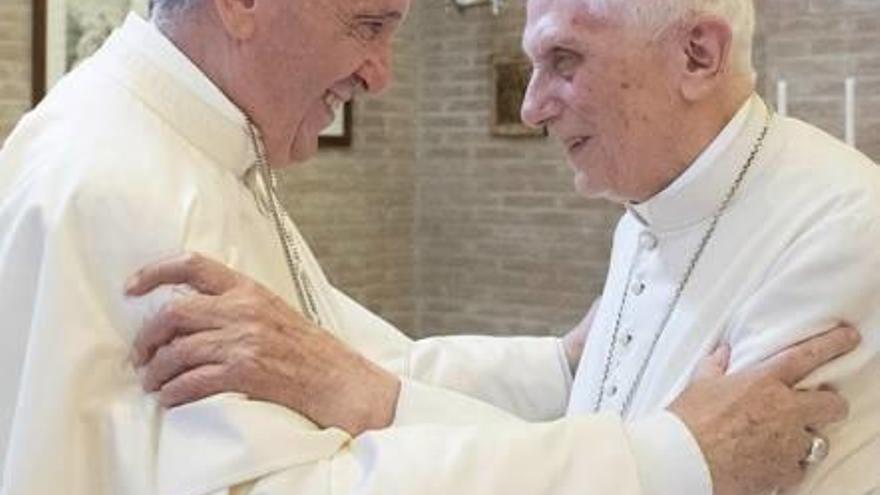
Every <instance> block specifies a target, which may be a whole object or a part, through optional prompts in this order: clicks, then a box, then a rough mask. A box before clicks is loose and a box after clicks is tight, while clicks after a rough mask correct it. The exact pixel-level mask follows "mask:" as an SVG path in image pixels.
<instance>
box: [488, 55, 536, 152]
mask: <svg viewBox="0 0 880 495" xmlns="http://www.w3.org/2000/svg"><path fill="white" fill-rule="evenodd" d="M489 65H490V67H491V68H492V79H491V86H490V87H491V90H492V95H491V98H492V99H491V102H490V104H491V106H492V120H491V133H492V135H493V136H508V137H517V136H544V135H545V131H544V129H533V128H531V127H529V126H527V125H525V124H524V123H523V121H522V119H521V118H520V109H521V108H522V104H523V100H524V99H525V96H526V88H528V86H529V79H531V77H532V66H531V64H530V63H529V61H528V60H527V59H525V58H524V57H503V56H497V55H493V56H492V57H491V59H490V63H489Z"/></svg>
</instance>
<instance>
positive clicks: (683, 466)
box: [0, 0, 880, 495]
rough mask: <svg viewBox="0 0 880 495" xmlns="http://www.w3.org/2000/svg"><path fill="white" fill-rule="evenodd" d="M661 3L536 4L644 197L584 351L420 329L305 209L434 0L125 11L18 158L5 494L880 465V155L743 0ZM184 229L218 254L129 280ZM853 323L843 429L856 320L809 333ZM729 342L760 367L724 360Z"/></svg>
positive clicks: (604, 184)
mask: <svg viewBox="0 0 880 495" xmlns="http://www.w3.org/2000/svg"><path fill="white" fill-rule="evenodd" d="M739 3H743V2H739ZM726 4H731V5H733V3H731V2H726V3H725V2H714V3H711V4H710V3H705V5H726ZM649 5H657V4H655V3H654V2H653V1H648V0H644V1H642V2H626V3H623V2H618V3H601V4H600V3H598V2H596V3H595V4H591V3H589V2H584V1H583V0H530V2H529V12H528V16H529V19H528V27H527V30H526V36H525V45H526V51H527V52H528V53H529V55H530V56H531V57H532V59H533V61H534V65H535V72H534V78H533V80H532V83H531V85H530V89H529V94H528V98H527V102H526V105H525V108H524V109H523V113H524V116H525V119H526V120H527V121H529V122H530V123H532V124H534V125H537V126H546V127H547V128H548V129H549V130H550V132H551V134H552V135H554V136H555V137H557V138H558V139H559V140H560V141H561V142H562V143H564V144H565V146H566V147H567V149H568V152H569V161H570V163H571V165H572V166H573V167H574V168H575V171H576V184H577V188H578V190H579V191H580V192H581V193H582V194H584V195H586V196H603V197H607V198H611V199H613V200H615V201H619V202H622V203H626V204H627V205H628V206H629V208H630V211H629V212H628V213H627V215H626V216H625V217H624V219H623V220H622V223H621V226H620V228H619V230H618V234H617V238H616V241H615V247H614V257H613V259H612V269H611V274H610V276H609V282H608V286H607V287H606V290H605V293H604V296H603V298H602V302H601V304H600V305H599V306H598V310H597V313H596V316H595V321H593V319H592V316H588V317H587V318H585V320H584V322H583V323H582V324H581V325H580V326H579V327H578V328H577V329H575V330H574V331H573V333H572V335H573V336H574V337H576V338H572V339H567V340H566V341H565V344H563V343H561V342H560V341H559V340H558V339H555V338H521V339H490V338H481V337H460V338H445V339H432V340H427V341H423V342H415V343H414V342H412V341H410V340H408V339H406V338H405V337H404V336H403V335H401V334H400V333H399V332H397V331H396V330H395V329H394V328H393V327H391V326H390V325H388V324H387V323H386V322H384V321H382V320H380V319H379V318H377V317H376V316H375V315H373V314H371V313H370V312H369V311H367V310H366V309H364V308H363V307H361V306H360V305H358V304H357V303H355V302H354V301H352V300H351V299H349V298H347V297H346V296H345V295H344V294H342V293H341V292H339V291H338V290H336V289H335V288H334V287H333V286H332V285H330V283H329V282H328V281H327V280H326V278H325V277H324V275H323V272H322V271H321V269H320V267H319V266H318V264H317V261H316V260H315V258H314V256H313V255H312V253H311V252H310V251H309V249H308V246H307V245H306V244H305V242H304V241H303V239H302V238H301V236H300V235H299V233H298V232H297V230H296V227H295V225H294V224H293V222H291V221H290V219H289V218H287V217H286V215H284V213H283V211H281V208H280V204H279V202H278V200H277V197H276V196H275V191H274V182H275V181H274V175H273V168H278V167H283V166H287V165H290V164H293V163H299V162H302V161H304V160H306V159H307V158H309V157H310V156H312V155H313V154H314V153H315V150H316V146H317V136H318V134H319V132H320V130H321V129H322V128H323V127H325V126H326V125H327V124H328V123H329V121H330V119H331V118H332V110H333V109H334V107H336V106H338V105H339V104H340V103H341V102H342V101H344V100H347V99H349V98H350V97H351V96H352V94H353V93H354V92H355V91H357V90H359V89H365V90H367V91H371V92H379V91H380V90H381V89H382V88H384V87H385V86H387V84H388V83H389V82H390V79H391V74H390V55H391V38H392V35H393V33H394V31H395V30H396V28H397V26H398V24H399V22H400V21H401V19H402V18H403V17H404V15H405V14H406V11H407V10H408V7H409V4H408V2H407V1H406V0H296V1H293V0H290V1H283V2H282V1H278V0H211V1H209V0H195V2H194V3H192V4H191V5H190V2H186V6H188V8H182V7H183V6H184V4H183V3H179V2H172V0H165V1H159V2H157V4H156V6H157V8H158V10H157V13H156V18H155V20H154V21H155V22H154V24H153V25H151V24H148V23H146V22H144V21H143V20H141V19H138V18H134V17H133V18H130V19H129V20H128V21H127V22H126V25H125V26H123V27H122V29H121V30H119V31H118V32H117V33H115V34H114V35H113V37H112V38H111V39H110V40H109V41H108V43H107V44H106V45H105V46H104V47H102V49H101V50H99V52H98V53H97V54H96V55H95V56H94V57H93V58H92V59H90V60H89V61H87V62H86V63H84V64H83V65H82V66H81V67H80V68H79V69H78V70H77V71H75V72H74V73H73V74H71V75H70V76H69V77H68V78H66V79H65V80H64V81H62V82H61V83H60V84H59V86H58V87H57V88H56V89H55V90H54V91H53V93H52V94H51V95H50V96H49V98H48V99H47V100H46V101H45V102H44V103H43V104H41V105H40V106H39V107H38V108H37V109H36V110H35V111H34V112H33V113H32V114H30V115H29V116H28V117H26V118H25V119H24V120H23V121H22V123H21V124H20V126H19V127H18V128H17V129H16V131H15V133H14V134H13V135H12V136H11V137H10V139H9V141H7V143H6V145H5V147H4V149H3V151H2V153H0V193H2V195H0V196H2V197H3V202H2V203H0V219H2V221H3V223H2V226H3V230H2V231H0V249H2V250H0V313H3V314H4V316H5V318H6V321H5V327H4V329H5V330H7V332H6V340H4V345H3V346H2V347H0V362H2V363H3V365H4V366H6V367H7V368H5V369H6V370H7V371H8V372H6V373H3V374H2V376H0V394H2V395H0V399H2V400H0V406H2V409H0V413H2V414H0V420H2V421H3V422H2V424H0V427H2V430H0V433H2V435H3V437H2V438H3V441H4V443H5V444H6V445H8V448H7V449H5V450H6V457H5V467H4V478H3V481H2V483H3V487H2V492H0V493H2V494H3V495H33V494H42V493H64V494H69V495H85V494H89V495H95V494H108V495H109V494H113V495H117V494H126V495H138V494H144V495H150V494H156V493H158V494H162V495H215V494H216V495H220V494H222V495H243V494H249V495H256V494H260V495H282V494H284V495H288V494H310V495H311V494H328V495H329V494H350V493H358V494H363V495H395V494H410V493H421V494H429V495H448V494H457V495H484V494H487V493H510V494H547V495H562V494H578V495H581V494H584V493H592V494H602V495H606V494H608V495H638V494H658V495H667V494H687V495H690V494H694V495H702V494H708V493H710V492H714V493H716V494H718V495H727V494H740V493H759V492H761V491H762V490H765V491H766V490H769V489H772V488H775V487H787V486H792V485H794V484H796V482H797V481H799V480H801V479H803V477H804V475H805V470H806V469H807V468H811V469H812V471H811V473H812V474H811V476H810V477H808V484H807V485H805V488H804V489H805V490H811V491H812V492H814V493H821V494H826V493H827V494H830V493H833V494H834V495H840V494H841V493H843V494H846V495H850V494H851V495H856V494H858V495H862V492H860V491H859V490H862V489H863V488H864V489H865V490H868V489H870V487H871V486H872V485H871V482H872V481H871V478H870V475H869V474H866V475H865V476H844V475H845V474H846V473H847V472H848V471H847V470H848V469H849V470H852V469H857V470H861V472H864V473H868V472H869V470H868V469H867V464H866V463H868V462H870V459H876V456H874V453H875V452H876V450H872V449H875V446H876V442H875V440H876V434H875V433H876V432H875V430H873V429H872V428H873V427H874V426H875V423H876V417H877V416H876V401H874V402H872V400H873V399H874V398H876V395H875V394H876V393H877V392H876V391H872V390H871V389H870V388H869V384H870V383H871V379H873V378H876V365H877V360H876V349H877V339H876V329H877V325H876V324H877V321H876V311H877V309H876V308H877V306H878V305H877V304H873V303H876V302H877V301H876V297H878V296H877V293H878V292H880V291H877V290H875V289H876V288H877V287H875V285H876V284H877V281H876V279H875V278H871V277H870V276H869V277H860V275H862V271H864V273H868V274H871V273H877V270H876V268H877V256H878V254H877V253H876V252H874V251H876V250H874V251H870V250H869V249H868V246H869V245H872V243H871V241H873V240H875V239H876V237H874V236H876V232H877V228H876V222H875V221H874V220H873V219H874V218H875V215H877V214H878V213H877V208H876V206H877V201H876V199H877V194H876V189H877V187H876V172H873V171H871V170H870V169H869V168H868V167H869V162H868V161H867V160H866V159H864V158H863V157H861V156H860V155H858V154H857V153H855V152H853V151H851V150H847V149H845V148H844V147H842V146H840V145H837V144H836V143H833V142H831V140H830V139H829V138H827V137H826V136H824V135H821V134H819V133H818V132H817V131H814V130H812V129H810V128H808V127H806V126H804V125H802V124H798V123H796V122H794V121H788V120H782V119H774V118H771V117H770V114H769V112H768V111H767V110H766V107H764V105H763V103H761V102H760V100H759V99H758V98H757V97H754V96H752V95H751V77H750V75H748V77H746V76H747V75H746V74H744V73H742V71H736V70H733V69H732V67H733V66H732V65H731V60H732V59H733V58H734V54H737V53H739V54H742V51H737V49H735V48H734V47H735V46H737V43H736V42H735V41H734V40H735V39H737V36H736V33H737V32H738V30H739V29H740V28H739V27H737V25H735V24H734V23H731V22H730V21H729V20H727V18H726V17H724V16H723V15H718V12H720V11H705V10H704V9H702V8H701V7H700V4H697V3H692V4H687V5H689V7H688V8H687V9H681V10H678V11H675V10H670V11H667V10H664V9H660V10H658V12H659V13H664V12H668V13H669V14H670V17H669V19H668V20H669V23H667V24H668V25H666V26H663V25H662V24H663V23H659V24H656V25H655V24H652V23H648V22H647V21H646V20H647V19H652V18H653V16H651V15H649V11H648V10H645V11H642V12H639V16H637V17H633V18H632V19H630V17H629V16H628V14H626V13H627V12H630V11H629V10H627V9H628V8H629V7H628V6H636V10H638V7H646V6H649ZM668 5H669V6H683V5H686V4H684V3H672V2H670V3H669V4H668ZM743 5H745V3H743ZM189 7H191V8H189ZM675 12H678V14H674V13H675ZM673 14H674V15H673ZM641 16H646V17H644V19H643V18H642V17H641ZM658 22H659V21H658ZM740 50H741V49H740ZM670 120H672V121H673V124H674V125H671V124H670ZM792 141H793V142H796V143H798V146H803V147H804V148H805V151H803V150H799V149H792V147H791V146H788V144H789V143H790V142H792ZM829 163H835V164H837V165H838V167H837V168H836V169H835V173H834V174H832V173H829V172H828V171H827V170H826V169H827V164H829ZM798 167H801V168H798ZM792 170H798V171H801V170H802V171H804V172H806V173H804V174H795V173H793V172H792ZM838 172H839V176H838V175H837V173H838ZM819 182H821V184H820V185H821V186H823V187H821V188H820V187H817V186H816V184H817V183H819ZM805 198H809V200H806V199H805ZM145 212H147V213H148V214H144V213H145ZM135 220H136V221H135ZM783 220H784V221H783ZM841 233H845V234H846V237H841V235H840V234H841ZM746 234H748V237H747V236H746ZM825 234H829V235H828V236H827V237H826V236H825ZM842 238H845V239H846V241H847V242H846V243H844V242H840V239H842ZM872 247H873V246H872ZM180 251H201V252H204V253H206V254H207V255H209V256H212V257H214V258H217V259H219V260H220V261H221V263H217V262H214V261H211V260H210V259H208V258H206V257H203V256H200V255H186V256H183V257H179V256H173V257H171V258H170V259H168V260H167V261H164V262H160V263H158V264H155V265H151V266H149V267H147V268H145V269H143V270H141V271H139V272H138V273H137V274H136V275H135V276H134V277H133V278H132V279H130V280H129V282H128V284H127V293H128V295H129V296H130V297H124V296H123V293H122V292H123V291H122V290H121V287H120V286H121V282H122V281H123V280H124V279H125V278H126V277H125V276H126V275H127V274H128V273H131V272H135V270H136V268H138V267H140V266H142V265H143V264H145V263H147V262H149V261H152V260H154V259H157V258H161V257H162V256H164V255H174V254H175V253H179V252H180ZM279 267H283V268H286V269H279ZM621 267H624V268H625V269H624V270H623V271H624V275H623V276H621ZM233 269H234V270H238V271H239V272H241V273H236V272H234V271H233ZM817 277H821V281H822V282H824V283H825V284H826V285H822V284H820V283H818V281H817V280H816V278H817ZM670 280H672V282H670ZM872 284H873V285H872ZM159 286H171V287H162V288H160V289H158V290H154V289H156V288H157V287H159ZM184 286H189V287H188V288H187V287H184ZM193 290H195V291H196V293H193ZM145 320H146V324H145V326H144V327H143V329H142V331H141V332H140V333H138V330H139V329H141V325H142V324H143V322H144V321H145ZM838 320H847V321H850V322H853V323H857V324H859V325H860V326H863V328H864V329H865V330H866V331H867V332H868V334H867V335H868V336H869V337H870V338H869V339H868V342H867V345H865V346H863V348H862V349H861V350H860V351H856V352H855V353H853V354H848V355H847V357H846V358H845V359H844V360H841V361H840V362H839V363H835V364H839V365H837V366H833V367H832V368H828V369H825V370H823V373H824V375H821V376H819V377H813V382H814V383H812V384H818V381H819V380H820V379H821V380H822V381H824V380H829V381H832V382H833V383H834V384H835V385H837V386H839V387H840V388H841V390H842V392H843V393H844V394H846V395H847V396H848V397H849V398H850V399H851V400H852V402H853V415H852V417H851V419H850V420H849V421H848V422H845V423H842V424H841V426H839V427H836V428H835V429H829V430H827V431H821V432H820V430H822V429H823V428H824V427H825V426H826V425H828V424H829V423H832V422H834V421H836V420H840V419H841V418H842V417H843V416H845V414H846V404H845V402H844V401H843V400H842V399H841V398H840V397H839V396H838V395H837V394H836V393H834V392H833V391H829V390H824V389H820V390H795V389H794V386H795V384H796V383H797V382H799V381H801V379H802V378H804V377H805V376H807V375H809V374H810V373H811V372H812V371H813V370H814V369H816V368H817V367H819V366H820V365H822V364H823V363H826V362H829V361H831V360H833V359H834V358H836V357H838V356H840V355H842V354H844V353H846V352H847V351H849V350H851V349H853V348H854V347H855V346H856V344H857V342H858V335H857V334H855V332H854V331H853V330H845V329H844V330H836V331H832V332H830V333H827V334H822V335H820V336H818V337H816V338H814V339H812V340H808V341H806V342H805V343H801V344H798V345H796V346H794V347H791V348H789V346H792V345H795V344H797V343H798V342H800V341H801V340H803V339H804V338H806V337H807V336H811V335H817V334H820V333H821V332H823V331H824V330H826V329H828V328H830V327H831V326H833V324H834V323H835V322H837V321H838ZM590 329H592V331H591V332H590V334H589V336H588V337H587V338H588V342H587V346H586V352H585V353H584V358H583V360H582V362H581V364H580V367H579V369H578V375H577V378H576V380H575V383H574V386H573V387H572V384H571V378H572V377H571V376H570V372H571V369H572V368H574V367H577V360H578V357H579V354H580V351H579V349H578V346H577V345H576V342H577V341H578V338H580V339H583V338H584V337H586V334H587V332H588V331H589V330H590ZM723 343H727V344H729V346H730V348H731V349H732V352H733V354H732V359H733V366H734V367H735V368H744V367H746V366H747V365H754V366H753V367H752V369H750V370H743V371H739V372H737V373H734V374H731V375H728V376H724V371H725V368H726V365H727V361H728V358H729V357H730V356H728V350H727V349H728V348H727V347H725V346H723V345H722V346H721V350H720V351H718V352H715V353H713V349H715V348H716V346H718V344H723ZM132 348H133V349H134V352H133V353H132V355H131V357H132V359H133V361H134V362H135V364H136V365H137V366H138V367H140V368H141V370H140V373H136V372H135V369H134V367H133V366H131V364H130V362H129V361H128V360H127V357H128V356H129V351H130V350H131V349H132ZM786 348H788V350H783V349H786ZM777 351H781V354H779V355H777V356H775V357H771V354H773V353H774V352H777ZM764 358H769V359H768V360H767V361H766V362H763V363H762V364H760V365H759V364H758V361H759V360H761V359H764ZM374 362H375V363H378V365H377V364H374ZM142 385H143V386H144V388H146V390H147V391H148V392H156V394H155V395H153V394H148V393H144V390H142V388H141V386H142ZM806 385H811V383H808V384H805V385H804V386H805V387H806ZM224 392H226V393H224ZM569 392H571V401H570V402H569V401H568V400H567V399H568V397H569ZM859 394H861V395H859ZM468 396H470V397H468ZM864 398H867V399H868V400H864ZM567 403H568V404H567ZM566 405H568V410H569V415H568V417H565V418H563V417H562V416H563V414H564V410H565V409H566ZM161 406H174V407H172V408H170V409H167V410H166V409H163V408H162V407H161ZM582 413H595V414H582ZM822 435H825V437H823V436H822ZM829 440H830V442H831V445H832V451H831V452H832V454H831V456H830V457H829V459H828V460H827V461H826V462H825V463H824V464H820V465H819V467H818V469H817V468H816V467H815V463H817V462H820V461H821V460H822V459H823V457H825V455H826V454H827V451H826V450H824V448H825V447H827V446H828V441H829ZM863 468H864V469H863ZM827 480H831V481H827ZM826 482H827V483H832V485H833V486H832V488H831V490H837V489H838V488H840V489H842V491H841V490H837V491H829V488H828V486H831V485H826V484H823V483H826Z"/></svg>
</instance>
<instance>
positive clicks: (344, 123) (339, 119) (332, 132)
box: [318, 101, 352, 148]
mask: <svg viewBox="0 0 880 495" xmlns="http://www.w3.org/2000/svg"><path fill="white" fill-rule="evenodd" d="M351 117H352V102H350V101H349V102H348V103H346V104H345V105H343V107H342V108H340V109H339V110H338V111H337V112H336V118H335V119H334V120H333V123H332V124H330V127H328V128H326V129H324V131H323V132H322V133H321V135H320V136H319V139H318V141H319V144H320V146H321V147H322V148H336V147H346V146H351V127H352V122H351Z"/></svg>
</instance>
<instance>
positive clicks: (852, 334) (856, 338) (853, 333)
mask: <svg viewBox="0 0 880 495" xmlns="http://www.w3.org/2000/svg"><path fill="white" fill-rule="evenodd" d="M847 336H848V337H849V339H850V340H852V341H853V342H861V341H862V334H860V333H859V331H858V330H856V329H855V328H850V329H849V330H847Z"/></svg>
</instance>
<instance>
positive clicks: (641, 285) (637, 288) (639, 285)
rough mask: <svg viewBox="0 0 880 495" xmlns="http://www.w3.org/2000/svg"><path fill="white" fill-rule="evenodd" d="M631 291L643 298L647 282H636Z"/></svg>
mask: <svg viewBox="0 0 880 495" xmlns="http://www.w3.org/2000/svg"><path fill="white" fill-rule="evenodd" d="M631 289H632V293H633V294H635V295H637V296H641V295H642V293H643V292H645V282H643V281H641V280H636V281H635V282H633V284H632V288H631Z"/></svg>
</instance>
